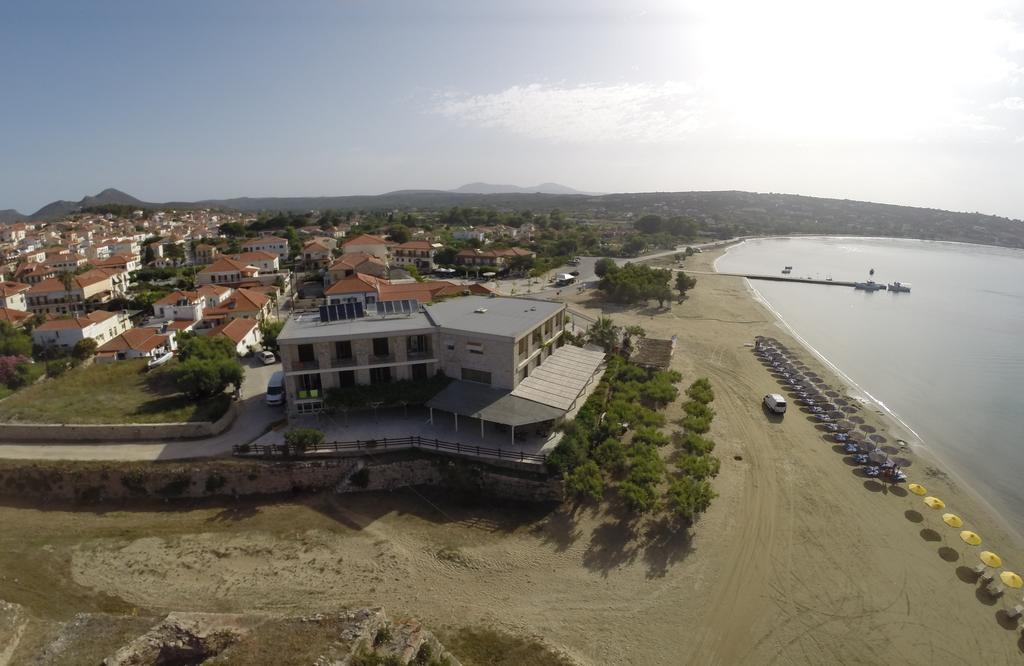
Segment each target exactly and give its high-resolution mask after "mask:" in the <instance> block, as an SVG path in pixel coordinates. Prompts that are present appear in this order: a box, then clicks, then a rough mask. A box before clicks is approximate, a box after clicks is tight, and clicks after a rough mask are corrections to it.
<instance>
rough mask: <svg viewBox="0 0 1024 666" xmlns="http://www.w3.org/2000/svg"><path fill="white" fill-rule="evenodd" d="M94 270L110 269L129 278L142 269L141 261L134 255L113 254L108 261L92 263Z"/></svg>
mask: <svg viewBox="0 0 1024 666" xmlns="http://www.w3.org/2000/svg"><path fill="white" fill-rule="evenodd" d="M92 265H93V267H94V268H110V269H114V270H116V271H120V272H123V273H126V274H128V275H129V276H130V275H131V274H132V273H134V272H135V271H137V270H140V269H141V268H142V261H141V260H140V259H139V257H138V256H136V255H131V254H115V255H111V256H110V258H109V259H103V260H102V261H94V262H92Z"/></svg>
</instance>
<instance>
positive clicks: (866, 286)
mask: <svg viewBox="0 0 1024 666" xmlns="http://www.w3.org/2000/svg"><path fill="white" fill-rule="evenodd" d="M853 288H854V289H860V290H861V291H878V290H880V289H885V285H884V284H878V283H877V282H875V281H874V280H868V281H867V282H854V283H853Z"/></svg>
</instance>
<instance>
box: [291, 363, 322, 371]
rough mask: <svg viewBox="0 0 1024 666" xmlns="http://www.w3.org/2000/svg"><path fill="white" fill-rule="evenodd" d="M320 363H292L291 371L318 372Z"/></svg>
mask: <svg viewBox="0 0 1024 666" xmlns="http://www.w3.org/2000/svg"><path fill="white" fill-rule="evenodd" d="M319 369H320V361H292V370H319Z"/></svg>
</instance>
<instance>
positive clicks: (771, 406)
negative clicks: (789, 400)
mask: <svg viewBox="0 0 1024 666" xmlns="http://www.w3.org/2000/svg"><path fill="white" fill-rule="evenodd" d="M764 406H765V409H767V410H768V411H769V412H771V413H773V414H778V415H779V416H782V415H783V414H785V413H786V399H785V398H783V397H782V396H781V395H779V394H778V393H769V394H768V395H766V396H765V397H764Z"/></svg>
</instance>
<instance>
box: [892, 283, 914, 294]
mask: <svg viewBox="0 0 1024 666" xmlns="http://www.w3.org/2000/svg"><path fill="white" fill-rule="evenodd" d="M889 291H895V292H897V293H899V292H904V293H907V294H909V293H910V285H909V284H907V283H905V282H890V283H889Z"/></svg>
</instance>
